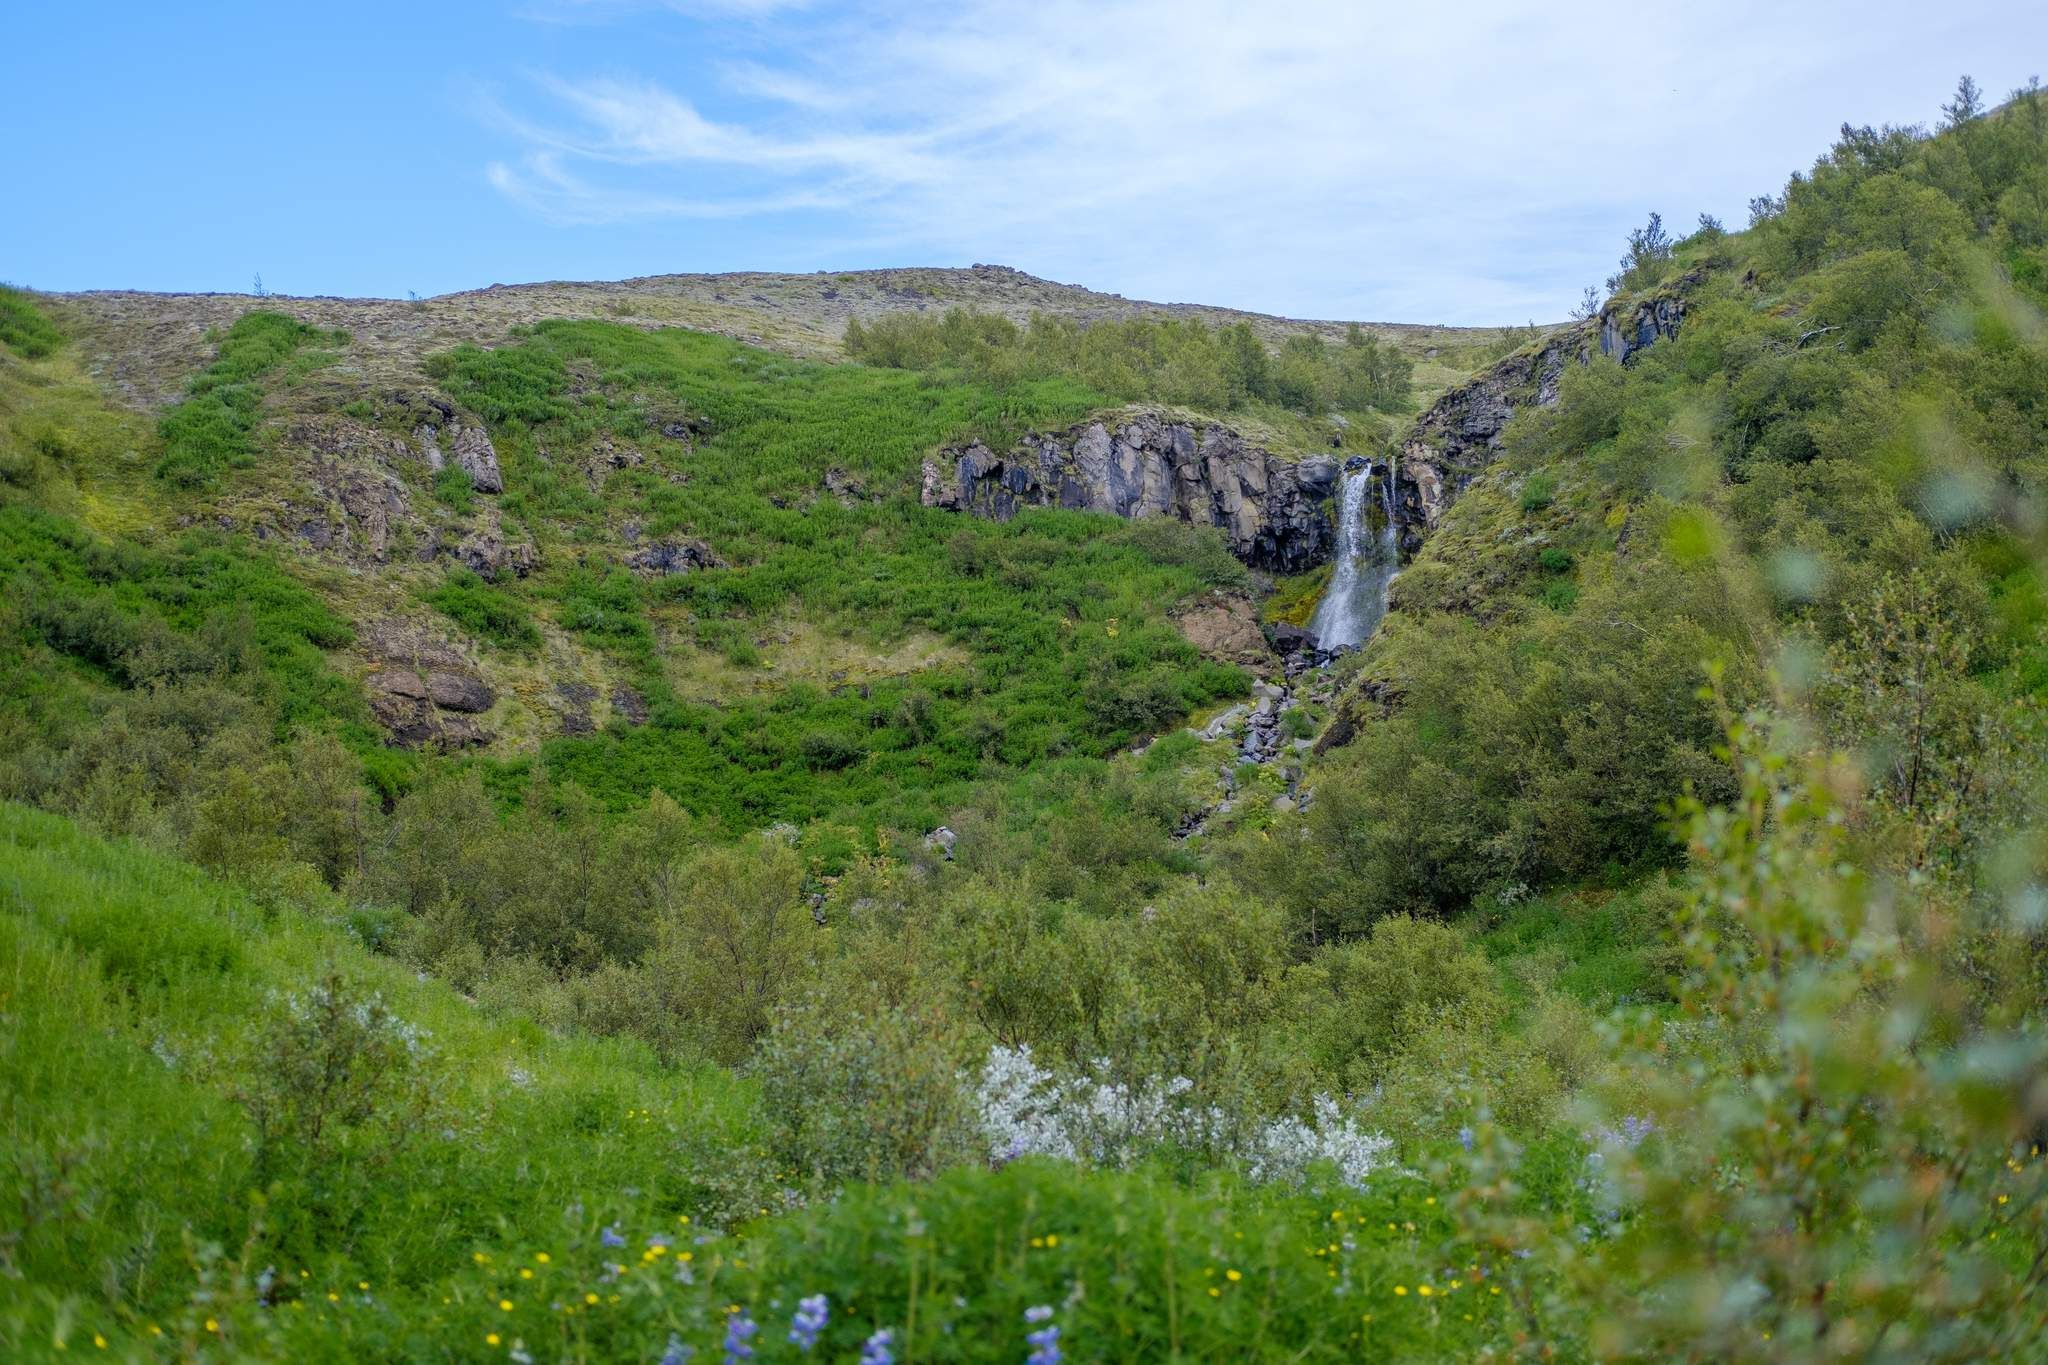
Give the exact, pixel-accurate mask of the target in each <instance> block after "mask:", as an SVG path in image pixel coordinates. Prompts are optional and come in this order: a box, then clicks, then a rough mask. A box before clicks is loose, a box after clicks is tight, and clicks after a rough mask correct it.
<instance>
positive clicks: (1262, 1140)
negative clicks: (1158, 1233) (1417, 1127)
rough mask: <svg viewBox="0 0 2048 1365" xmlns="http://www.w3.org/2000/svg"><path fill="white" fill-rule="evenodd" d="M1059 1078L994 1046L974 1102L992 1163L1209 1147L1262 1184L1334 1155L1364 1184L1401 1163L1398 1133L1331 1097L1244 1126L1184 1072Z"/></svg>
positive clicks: (1126, 1158) (1101, 1160)
mask: <svg viewBox="0 0 2048 1365" xmlns="http://www.w3.org/2000/svg"><path fill="white" fill-rule="evenodd" d="M1107 1069H1108V1064H1107V1063H1106V1062H1100V1063H1097V1065H1096V1067H1095V1074H1092V1075H1078V1076H1060V1075H1058V1074H1057V1073H1055V1072H1053V1071H1050V1070H1048V1069H1047V1068H1045V1067H1042V1066H1040V1065H1039V1064H1038V1063H1037V1062H1036V1061H1034V1060H1033V1059H1032V1056H1031V1049H1030V1047H1029V1046H1028V1045H1027V1046H1019V1047H995V1048H992V1049H990V1050H989V1054H988V1060H987V1061H986V1062H985V1063H984V1064H983V1066H982V1070H981V1076H980V1080H979V1083H978V1084H977V1085H976V1087H975V1108H976V1113H977V1115H978V1117H979V1119H980V1121H981V1128H982V1134H983V1136H984V1137H985V1138H986V1140H987V1142H988V1154H989V1158H990V1160H992V1161H994V1162H995V1163H996V1164H998V1165H1000V1164H1002V1163H1004V1162H1007V1161H1015V1160H1016V1159H1017V1158H1019V1157H1023V1156H1047V1157H1054V1158H1057V1159H1059V1160H1061V1161H1075V1162H1081V1163H1084V1164H1086V1165H1091V1166H1115V1167H1128V1166H1130V1165H1131V1164H1133V1163H1134V1162H1136V1161H1138V1160H1141V1159H1142V1158H1144V1157H1145V1156H1147V1155H1149V1154H1151V1153H1154V1152H1157V1151H1160V1150H1162V1149H1166V1148H1173V1147H1180V1148H1205V1149H1208V1150H1212V1151H1216V1152H1218V1153H1219V1154H1221V1155H1222V1156H1223V1157H1224V1158H1225V1159H1226V1160H1233V1161H1236V1162H1237V1163H1239V1164H1240V1165H1242V1166H1243V1167H1244V1169H1245V1171H1246V1173H1247V1174H1249V1175H1250V1176H1251V1178H1252V1179H1254V1180H1258V1181H1276V1180H1277V1181H1288V1182H1296V1183H1298V1182H1299V1181H1301V1180H1302V1179H1303V1178H1304V1177H1305V1176H1306V1175H1307V1173H1308V1170H1309V1168H1310V1167H1311V1166H1312V1165H1314V1164H1316V1163H1317V1162H1324V1161H1327V1162H1329V1163H1331V1164H1332V1165H1334V1166H1335V1167H1336V1168H1337V1171H1338V1174H1339V1176H1340V1177H1341V1178H1342V1179H1343V1181H1344V1182H1345V1183H1346V1184H1348V1185H1352V1186H1354V1187H1357V1188H1361V1189H1362V1188H1364V1186H1365V1183H1366V1181H1367V1179H1368V1178H1369V1177H1370V1176H1371V1175H1372V1174H1373V1173H1374V1172H1375V1171H1378V1170H1382V1169H1385V1168H1388V1167H1390V1166H1391V1165H1392V1164H1393V1143H1392V1141H1391V1140H1390V1139H1388V1138H1386V1137H1384V1136H1382V1135H1380V1134H1378V1133H1370V1132H1366V1131H1364V1130H1362V1129H1360V1128H1358V1127H1357V1126H1356V1125H1355V1124H1354V1123H1353V1122H1352V1120H1351V1119H1349V1118H1348V1117H1346V1116H1345V1115H1344V1114H1343V1112H1342V1111H1341V1109H1340V1108H1339V1106H1338V1104H1337V1101H1336V1100H1334V1099H1332V1098H1331V1097H1330V1096H1328V1095H1317V1096H1316V1097H1315V1099H1314V1102H1313V1105H1312V1108H1311V1117H1310V1118H1308V1119H1303V1118H1300V1117H1296V1116H1293V1115H1288V1116H1284V1117H1281V1118H1277V1119H1269V1120H1264V1121H1261V1122H1257V1123H1253V1124H1250V1125H1245V1124H1241V1123H1237V1122H1234V1121H1233V1120H1232V1118H1231V1116H1230V1115H1228V1114H1226V1113H1224V1112H1223V1111H1222V1110H1221V1109H1219V1108H1218V1107H1216V1106H1215V1105H1212V1104H1203V1103H1200V1102H1199V1101H1197V1100H1196V1099H1195V1097H1194V1094H1193V1091H1194V1083H1193V1082H1192V1081H1190V1080H1189V1079H1188V1078H1187V1077H1185V1076H1172V1077H1146V1078H1143V1079H1141V1080H1138V1081H1136V1082H1125V1081H1116V1080H1110V1079H1107V1078H1105V1076H1104V1075H1103V1074H1102V1073H1104V1072H1106V1071H1107Z"/></svg>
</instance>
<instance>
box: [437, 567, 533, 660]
mask: <svg viewBox="0 0 2048 1365" xmlns="http://www.w3.org/2000/svg"><path fill="white" fill-rule="evenodd" d="M424 597H425V599H426V601H427V602H428V603H430V604H431V605H433V606H435V607H437V608H439V609H440V610H441V611H443V612H445V613H447V615H448V616H449V617H450V618H451V619H453V620H454V621H455V622H456V623H457V624H459V625H460V626H462V627H463V629H465V630H467V631H469V632H470V634H472V635H475V636H478V637H480V638H482V639H485V640H489V641H491V642H492V643H493V644H497V645H502V646H504V647H505V648H506V649H520V650H533V649H538V648H539V647H540V632H539V631H538V630H536V629H535V628H534V625H533V621H532V618H531V617H530V616H529V614H528V612H527V608H526V604H525V603H524V602H522V601H521V600H520V599H519V598H517V597H514V596H513V595H512V594H511V593H509V592H507V591H506V590H505V589H504V588H501V587H494V586H492V585H491V584H489V583H486V582H484V580H483V579H481V578H479V577H478V576H477V575H476V574H474V573H472V572H470V571H469V570H468V569H456V570H454V571H453V572H451V573H450V574H449V575H448V578H447V580H446V581H445V582H443V583H442V584H441V586H439V587H437V588H434V589H433V590H431V591H430V592H427V593H425V594H424Z"/></svg>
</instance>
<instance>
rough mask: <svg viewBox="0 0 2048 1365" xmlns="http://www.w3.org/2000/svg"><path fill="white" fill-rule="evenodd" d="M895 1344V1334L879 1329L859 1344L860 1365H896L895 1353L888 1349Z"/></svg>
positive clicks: (886, 1329) (885, 1329)
mask: <svg viewBox="0 0 2048 1365" xmlns="http://www.w3.org/2000/svg"><path fill="white" fill-rule="evenodd" d="M895 1344H896V1334H895V1333H894V1332H892V1331H890V1330H889V1329H888V1328H887V1327H884V1328H881V1329H880V1330H878V1331H877V1332H876V1333H875V1334H874V1335H873V1336H871V1337H869V1338H868V1339H867V1340H866V1341H865V1342H863V1343H861V1348H860V1365H896V1353H895V1352H894V1351H892V1350H890V1349H889V1348H890V1347H891V1346H894V1345H895Z"/></svg>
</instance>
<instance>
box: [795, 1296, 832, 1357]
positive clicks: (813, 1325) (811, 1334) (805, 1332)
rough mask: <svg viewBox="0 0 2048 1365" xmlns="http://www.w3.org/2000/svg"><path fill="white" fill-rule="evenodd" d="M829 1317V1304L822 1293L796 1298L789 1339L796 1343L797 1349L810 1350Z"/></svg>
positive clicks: (830, 1309)
mask: <svg viewBox="0 0 2048 1365" xmlns="http://www.w3.org/2000/svg"><path fill="white" fill-rule="evenodd" d="M831 1317H832V1308H831V1304H830V1303H829V1302H828V1301H827V1300H826V1298H825V1296H824V1295H823V1294H813V1295H811V1296H810V1297H809V1298H807V1299H798V1300H797V1302H796V1316H795V1317H794V1318H792V1319H790V1323H789V1339H790V1340H791V1341H793V1342H795V1343H796V1348H797V1349H798V1350H799V1351H808V1350H810V1349H811V1348H812V1347H813V1346H816V1345H817V1344H818V1334H819V1333H820V1332H822V1331H824V1330H825V1324H826V1322H828V1321H829V1320H830V1319H831Z"/></svg>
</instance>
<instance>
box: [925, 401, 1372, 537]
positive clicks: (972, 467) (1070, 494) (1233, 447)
mask: <svg viewBox="0 0 2048 1365" xmlns="http://www.w3.org/2000/svg"><path fill="white" fill-rule="evenodd" d="M1336 483H1337V462H1336V461H1335V460H1332V459H1329V458H1327V457H1325V456H1310V457H1308V458H1306V459H1303V460H1299V461H1295V460H1288V459H1283V458H1282V457H1280V456H1278V455H1274V454H1272V453H1271V452H1269V451H1266V450H1264V449H1262V448H1260V447H1258V446H1255V445H1251V444H1249V443H1248V442H1246V441H1245V439H1244V438H1243V437H1242V436H1240V435H1238V434H1237V433H1236V432H1234V431H1232V430H1230V429H1229V428H1228V427H1224V426H1199V425H1197V424H1195V423H1191V422H1182V421H1175V420H1173V419H1171V418H1168V417H1163V416H1159V415H1156V414H1152V413H1138V414H1135V415H1132V416H1129V417H1126V418H1123V419H1121V420H1119V421H1117V422H1115V423H1108V422H1102V421H1094V422H1084V423H1082V424H1080V425H1079V426H1075V427H1071V428H1069V429H1068V430H1066V431H1063V432H1054V433H1050V434H1041V433H1037V432H1034V433H1032V434H1030V435H1028V436H1026V437H1025V438H1024V439H1023V440H1022V441H1020V442H1019V443H1018V444H1017V447H1016V448H1015V449H1014V450H1012V451H1010V452H1009V453H1008V454H1000V455H999V454H997V453H996V452H995V451H992V450H990V449H989V448H988V447H987V446H986V445H983V444H982V443H981V442H979V441H976V442H974V443H973V444H971V445H968V446H964V447H956V448H953V449H948V450H942V451H940V452H939V453H938V455H937V456H936V457H934V458H933V459H930V460H927V461H926V462H925V466H924V490H923V496H924V503H925V505H926V506H927V507H945V508H951V509H955V510H958V511H965V512H973V513H975V514H977V515H979V516H984V517H990V518H993V519H994V520H997V521H1008V520H1009V519H1010V518H1011V517H1013V516H1015V515H1016V514H1017V513H1018V512H1019V511H1020V510H1022V509H1024V508H1027V507H1065V508H1070V509H1073V510H1077V511H1091V512H1108V513H1111V514H1112V515H1115V516H1119V517H1130V518H1137V517H1177V518H1179V519H1180V520H1182V521H1186V522H1192V523H1194V524H1195V525H1197V526H1215V527H1218V528H1220V529H1221V530H1222V531H1223V533H1224V535H1225V537H1226V538H1227V539H1228V541H1229V543H1230V548H1231V552H1232V553H1234V554H1235V555H1236V556H1237V557H1238V558H1239V559H1241V560H1243V561H1244V562H1245V563H1247V564H1250V565H1252V566H1253V567H1254V568H1260V569H1270V570H1273V571H1275V572H1279V573H1299V572H1300V571H1302V570H1304V569H1307V568H1311V567H1313V566H1314V565H1316V564H1319V563H1321V562H1322V561H1323V560H1324V559H1326V558H1328V557H1329V554H1330V550H1331V547H1332V545H1333V544H1334V542H1335V531H1334V530H1333V528H1332V527H1331V525H1330V518H1329V516H1328V514H1327V513H1326V512H1325V511H1324V510H1323V507H1322V503H1323V501H1324V499H1326V498H1328V497H1329V496H1330V493H1331V491H1332V490H1333V489H1334V488H1335V487H1336Z"/></svg>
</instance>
